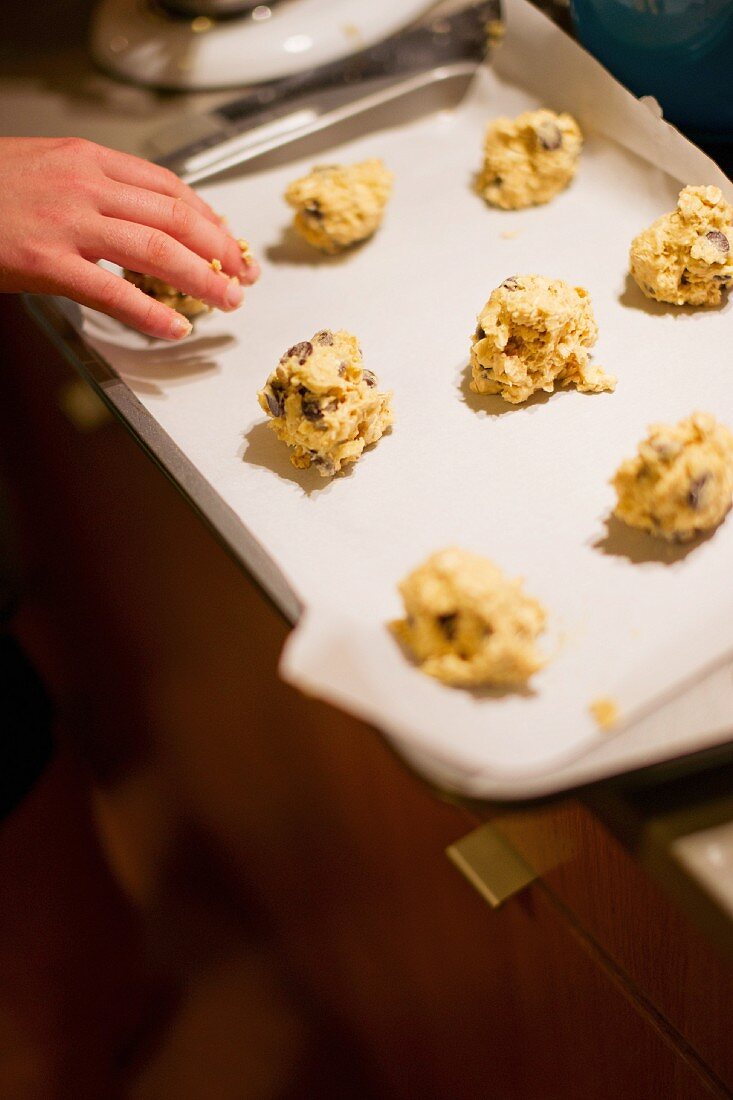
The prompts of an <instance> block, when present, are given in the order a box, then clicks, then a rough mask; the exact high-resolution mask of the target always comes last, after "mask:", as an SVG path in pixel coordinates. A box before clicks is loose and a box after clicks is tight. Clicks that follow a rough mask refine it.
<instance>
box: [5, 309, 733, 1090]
mask: <svg viewBox="0 0 733 1100" xmlns="http://www.w3.org/2000/svg"><path fill="white" fill-rule="evenodd" d="M2 308H3V311H4V312H3V314H2V317H3V319H4V326H5V333H6V341H5V342H6V352H7V354H6V367H5V370H6V372H7V377H6V380H5V381H6V387H7V388H6V397H5V400H4V403H3V406H2V409H1V410H0V416H1V417H2V421H3V423H2V431H1V433H0V434H1V436H2V441H3V443H2V449H3V451H4V465H5V467H6V469H7V471H8V474H9V477H10V479H11V481H12V483H13V487H14V490H15V498H16V502H17V509H18V514H19V518H20V525H21V528H22V530H23V533H24V547H25V554H26V561H27V563H28V585H27V598H26V603H25V608H24V610H23V611H22V613H21V615H20V617H19V620H18V623H19V628H20V629H21V630H24V629H25V632H26V635H27V637H28V639H29V641H31V642H32V639H33V638H34V637H36V636H37V635H36V634H35V633H34V631H33V630H32V629H31V627H32V625H33V622H34V620H36V621H38V620H43V622H44V623H45V624H46V627H47V630H46V633H45V636H46V637H48V638H50V639H51V641H50V642H49V643H48V645H47V646H46V648H45V649H44V650H42V651H39V652H36V654H35V655H36V658H37V660H38V661H39V663H40V664H41V665H42V666H43V668H44V670H45V672H46V675H47V676H48V677H49V678H50V679H51V680H52V681H54V680H55V682H56V683H57V684H59V685H63V691H64V692H65V698H64V700H63V702H64V705H65V706H67V707H68V708H69V709H70V710H72V711H73V712H74V713H75V714H76V715H77V716H78V719H79V720H78V722H77V723H76V728H78V729H80V730H82V731H83V734H82V735H80V743H81V745H82V748H83V751H84V752H85V754H86V755H87V757H88V758H89V760H90V761H91V762H92V765H93V768H94V771H95V775H96V781H97V796H96V798H97V814H98V821H99V827H100V831H101V834H102V836H103V839H104V843H105V846H106V850H107V853H108V857H109V861H110V865H111V867H112V869H113V871H114V873H115V874H116V876H117V878H118V880H119V881H120V882H121V883H122V884H123V886H124V888H125V890H126V891H127V893H128V894H129V896H130V897H131V898H133V899H134V900H135V902H136V904H137V905H138V906H139V907H140V909H141V911H143V912H145V911H146V910H148V911H149V910H151V909H152V908H155V909H156V911H157V912H158V913H160V912H161V911H164V912H174V911H175V897H171V896H170V892H171V890H173V889H174V887H173V886H172V885H171V877H170V875H169V868H170V866H171V865H173V864H175V865H176V866H178V867H179V868H181V867H183V868H184V872H185V867H186V860H187V858H188V856H187V853H188V851H189V843H190V838H191V837H197V838H198V839H199V841H201V839H202V838H203V839H204V840H205V842H206V846H207V848H206V850H207V851H208V852H210V853H211V855H210V860H211V874H212V876H215V877H216V880H217V882H218V883H219V884H220V888H221V889H223V890H226V891H227V892H228V893H229V894H230V895H231V896H232V897H233V898H235V899H236V902H237V906H238V908H239V911H240V912H241V913H242V914H243V917H246V919H251V920H257V921H258V922H259V923H260V924H261V925H262V926H264V927H265V928H266V929H267V934H268V936H269V937H271V939H272V942H273V943H274V944H275V945H276V947H277V950H278V952H279V953H280V955H281V956H282V958H283V959H285V960H287V963H288V966H289V968H290V970H291V972H292V974H293V975H294V980H297V982H298V983H300V985H301V986H302V987H303V988H305V989H307V990H308V991H309V993H310V995H312V996H313V997H314V998H315V999H317V1000H318V1002H319V1003H321V1004H323V1005H325V1006H327V1008H328V1010H329V1012H330V1013H331V1015H332V1016H333V1017H334V1018H335V1019H337V1020H339V1021H340V1023H341V1025H342V1026H343V1027H344V1028H345V1029H346V1030H347V1031H348V1033H349V1034H350V1035H351V1036H353V1037H354V1040H355V1042H357V1043H358V1045H359V1047H360V1049H361V1050H362V1052H363V1056H364V1060H365V1062H366V1063H367V1064H368V1066H369V1068H370V1074H371V1077H372V1079H373V1080H374V1082H375V1092H376V1095H377V1096H379V1097H384V1098H386V1100H393V1098H394V1100H403V1098H405V1100H407V1098H413V1097H414V1098H418V1097H419V1098H420V1100H431V1098H433V1097H434V1098H436V1100H438V1098H439V1100H444V1098H446V1097H451V1098H455V1100H464V1098H466V1100H474V1098H477V1100H478V1098H483V1097H492V1098H494V1097H496V1098H497V1100H554V1098H557V1100H574V1098H576V1097H577V1098H578V1100H617V1098H618V1097H620V1096H624V1097H629V1098H630V1100H647V1098H649V1100H652V1098H655V1100H656V1098H657V1097H664V1098H665V1100H696V1098H697V1097H706V1096H718V1097H722V1096H727V1095H730V1091H731V1089H733V1067H732V1066H731V1061H730V1054H729V1050H728V1042H727V1038H728V1031H729V1008H730V992H731V985H730V971H729V970H728V969H727V968H726V967H725V965H724V963H723V960H722V959H719V958H718V957H717V956H716V955H715V953H714V951H713V950H712V948H710V947H709V946H708V945H707V944H706V943H705V942H704V941H703V940H702V939H701V938H700V936H699V935H698V934H697V933H695V932H694V931H693V930H692V929H691V928H690V927H689V925H688V924H687V922H686V920H685V919H684V918H683V917H682V916H681V915H680V914H679V913H678V912H677V911H676V909H675V908H674V906H673V905H672V904H671V903H670V902H669V901H668V900H667V899H666V898H664V897H662V896H661V895H660V894H659V892H658V891H657V890H656V888H654V887H653V886H652V884H651V883H650V882H649V880H648V879H647V877H646V875H645V874H644V873H643V872H642V871H641V870H640V869H639V867H638V866H637V865H636V864H635V863H634V861H633V859H632V858H631V857H630V856H629V855H628V853H626V852H625V851H624V850H623V849H622V848H621V847H620V846H619V845H618V844H617V843H616V841H615V840H614V839H613V838H612V837H611V836H610V835H609V834H608V833H607V832H606V831H605V830H604V829H603V827H602V826H601V825H600V823H599V822H598V821H597V819H596V818H595V817H594V816H593V815H592V814H591V813H590V812H589V811H588V810H587V809H586V808H585V807H584V806H582V805H580V804H578V803H577V802H574V801H572V800H571V801H567V802H565V803H563V804H558V805H554V806H551V807H550V808H545V809H542V810H539V811H538V810H532V809H529V810H524V811H521V812H519V811H511V810H510V811H501V812H497V813H496V818H497V825H498V827H499V828H500V829H501V830H502V831H503V833H504V835H505V836H506V837H507V838H509V839H510V840H511V842H512V844H513V845H514V846H515V847H516V848H517V850H519V851H520V852H521V853H522V855H523V856H524V858H525V859H526V860H527V861H528V862H530V863H531V864H532V865H533V866H534V867H535V869H536V870H537V871H538V872H539V874H540V878H539V880H538V881H537V882H536V883H534V884H533V885H531V886H530V887H528V888H527V890H526V891H524V892H523V893H522V894H521V895H519V896H517V897H516V898H513V899H511V900H510V901H509V902H507V903H506V905H505V906H504V907H503V908H502V909H500V910H498V911H492V910H490V909H489V908H488V907H487V905H486V904H485V903H484V902H483V901H482V900H481V898H479V896H478V895H477V894H476V892H475V891H474V890H473V889H472V888H471V887H470V886H469V885H468V883H467V882H466V881H465V880H464V879H463V878H462V877H461V876H460V875H459V874H458V873H457V871H456V869H455V868H454V867H453V866H452V865H451V864H450V863H449V861H448V860H447V859H446V857H445V854H444V852H445V848H446V846H447V845H449V844H451V843H452V842H453V841H455V840H456V839H458V838H459V837H461V836H462V835H463V834H465V833H467V832H468V831H470V830H471V829H473V828H475V827H476V826H477V825H478V824H479V823H480V821H481V820H482V817H483V816H484V811H481V812H479V811H477V810H476V809H475V808H472V809H471V810H470V811H469V810H468V809H467V808H465V807H462V806H459V805H454V804H451V803H449V802H447V801H443V800H441V799H439V798H438V797H437V796H436V795H435V793H434V792H432V791H430V790H429V789H428V788H427V787H426V786H425V785H424V784H423V783H422V782H421V781H420V780H419V779H418V778H417V777H415V776H414V775H412V774H411V773H410V771H409V770H408V769H407V768H406V767H405V766H404V764H403V763H402V762H401V761H399V760H398V759H397V758H396V757H395V756H394V755H393V753H392V752H391V751H390V750H389V749H388V748H387V746H386V745H385V743H384V742H383V741H382V740H381V739H380V738H379V736H378V735H377V734H376V733H375V732H374V731H373V730H371V729H369V728H367V727H366V726H364V725H363V724H362V723H360V722H358V721H356V720H354V719H351V718H349V717H347V716H345V715H343V714H341V713H339V712H336V711H335V710H333V709H331V708H329V707H326V706H324V705H322V704H320V703H318V702H316V701H314V700H308V699H304V698H303V697H301V696H300V695H298V694H296V693H295V692H294V691H293V690H291V689H290V688H289V687H287V686H285V685H283V684H281V683H280V681H279V680H278V677H277V671H276V668H277V660H278V655H279V652H280V649H281V646H282V643H283V641H284V638H285V636H286V632H287V631H286V627H285V625H284V624H283V623H282V621H281V620H280V618H279V617H278V615H277V614H276V612H275V611H274V610H273V609H272V608H271V607H270V606H269V604H268V603H267V602H266V601H265V600H264V599H263V597H262V596H261V594H260V593H259V592H258V591H257V590H256V589H255V588H254V586H253V585H252V583H251V582H250V581H249V580H248V579H247V578H246V577H245V576H243V574H242V573H241V571H240V570H239V569H238V568H237V567H236V566H235V565H234V563H233V562H232V561H231V560H230V559H229V558H228V557H227V555H226V553H225V552H224V551H223V550H222V549H221V548H220V547H219V546H218V545H217V544H216V543H215V541H214V540H213V538H212V536H211V535H210V534H209V533H208V532H207V531H206V530H205V528H204V527H203V525H202V524H201V523H200V521H199V520H198V519H197V517H196V516H195V515H194V514H193V513H192V512H190V511H189V509H188V507H187V505H186V504H185V503H184V502H183V501H182V500H181V499H180V498H179V497H178V495H177V494H176V492H175V490H174V489H173V487H172V486H171V485H170V484H168V482H167V481H166V480H165V478H164V477H163V476H162V475H161V474H160V472H159V471H157V470H156V469H155V468H154V467H153V465H152V463H150V462H149V460H148V459H147V458H146V457H145V456H144V455H143V454H142V453H141V452H140V451H139V450H138V449H137V448H136V446H135V445H134V443H133V442H132V441H131V440H130V439H129V438H128V437H127V435H126V434H125V432H124V431H123V429H122V428H121V427H119V426H118V425H117V424H115V423H113V422H111V421H110V422H108V423H106V424H105V425H104V426H103V427H101V428H100V429H99V430H97V431H94V432H90V433H87V434H81V433H79V432H78V431H77V430H76V429H75V428H74V427H73V426H72V425H71V424H70V423H69V422H68V420H67V419H66V418H65V416H64V415H63V414H62V413H61V412H60V411H59V408H58V401H57V398H58V394H59V392H60V389H61V388H62V387H63V386H65V385H67V384H68V382H69V380H70V378H71V375H70V373H69V371H68V368H67V367H66V366H65V365H64V364H63V363H62V362H61V361H60V360H59V359H58V358H57V357H56V356H55V355H54V354H53V353H52V351H51V349H50V348H49V347H48V345H47V344H46V343H45V342H44V341H43V339H42V338H41V337H40V336H39V335H38V334H37V333H35V331H34V330H33V328H32V326H31V325H30V323H29V322H28V321H26V320H25V319H24V318H23V317H22V316H21V315H20V314H19V312H18V311H17V310H15V309H14V308H13V307H11V306H9V305H8V304H5V305H4V306H3V307H2ZM54 639H55V641H54ZM69 685H71V686H69ZM488 812H489V811H488V810H487V811H486V813H488ZM492 816H494V813H493V811H492ZM166 892H168V904H167V907H166V905H163V904H162V901H161V899H162V898H164V897H165V896H166ZM205 900H206V899H205V897H202V899H201V911H202V921H203V922H204V926H203V934H205V913H206V907H205ZM213 934H214V932H213V931H212V935H213Z"/></svg>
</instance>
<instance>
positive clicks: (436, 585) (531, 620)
mask: <svg viewBox="0 0 733 1100" xmlns="http://www.w3.org/2000/svg"><path fill="white" fill-rule="evenodd" d="M399 591H400V594H401V596H402V600H403V602H404V606H405V618H404V619H399V620H397V621H396V622H393V623H391V624H390V628H391V630H392V632H393V633H394V634H395V636H396V637H397V638H398V639H399V640H400V641H401V642H402V643H403V644H404V645H405V646H406V647H407V648H408V649H409V650H410V651H411V652H412V654H413V655H414V657H415V660H416V661H417V663H418V665H419V666H420V668H421V670H422V671H423V672H425V673H427V675H428V676H433V677H435V678H436V679H438V680H442V681H443V682H444V683H446V684H453V685H455V686H457V687H479V686H481V685H493V686H496V687H518V686H520V685H522V684H524V683H526V682H527V680H528V679H529V678H530V676H532V675H533V673H535V672H537V670H538V669H540V668H542V667H543V665H544V664H546V658H545V657H544V656H543V655H542V654H541V653H540V652H539V651H538V649H537V646H536V642H537V637H538V635H539V634H540V633H541V632H542V631H543V630H544V628H545V623H546V620H547V615H546V612H545V609H544V608H543V607H542V605H541V604H540V603H539V602H538V601H537V600H535V599H532V597H531V596H527V595H525V593H524V592H523V591H522V581H521V580H510V579H509V578H508V577H506V576H505V575H504V573H503V572H502V571H501V569H499V568H498V567H497V566H496V565H494V564H493V562H491V561H489V560H488V559H487V558H483V557H481V556H480V555H478V554H472V553H470V552H468V551H467V550H460V549H458V548H456V547H451V548H448V549H446V550H440V551H439V552H438V553H436V554H433V555H432V556H431V557H429V558H428V559H427V561H426V562H424V564H423V565H421V566H419V567H418V568H417V569H415V570H414V572H412V573H410V575H409V576H408V577H406V578H405V579H404V580H403V581H402V583H401V584H400V586H399Z"/></svg>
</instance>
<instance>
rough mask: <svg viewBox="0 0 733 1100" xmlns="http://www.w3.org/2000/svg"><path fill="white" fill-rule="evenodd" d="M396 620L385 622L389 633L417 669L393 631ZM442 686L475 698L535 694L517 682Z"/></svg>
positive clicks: (408, 660) (521, 696)
mask: <svg viewBox="0 0 733 1100" xmlns="http://www.w3.org/2000/svg"><path fill="white" fill-rule="evenodd" d="M397 622H399V620H394V621H393V622H391V623H388V624H387V625H388V626H389V635H390V637H391V638H392V641H393V642H394V644H395V645H396V646H397V648H398V649H399V651H400V653H401V654H402V656H403V657H404V659H405V660H406V661H407V663H408V664H409V665H412V667H413V668H414V669H419V665H418V663H417V661H416V660H415V654H414V653H413V652H412V650H411V649H410V647H409V646H408V645H407V643H406V642H404V641H403V640H402V638H401V637H400V636H399V634H397V633H396V632H395V629H394V627H395V625H396V623H397ZM435 682H436V683H440V681H438V680H436V681H435ZM443 687H447V688H449V689H450V690H451V691H458V692H464V693H465V694H467V695H472V696H473V698H474V699H476V700H482V699H494V700H496V699H506V698H508V697H509V696H510V695H511V696H514V697H517V698H520V699H533V698H534V697H535V696H536V694H537V692H536V691H535V690H534V688H533V687H530V685H529V684H518V685H515V686H514V687H510V686H508V685H507V686H505V687H491V686H490V685H488V684H487V685H485V686H483V687H466V686H465V685H463V684H443Z"/></svg>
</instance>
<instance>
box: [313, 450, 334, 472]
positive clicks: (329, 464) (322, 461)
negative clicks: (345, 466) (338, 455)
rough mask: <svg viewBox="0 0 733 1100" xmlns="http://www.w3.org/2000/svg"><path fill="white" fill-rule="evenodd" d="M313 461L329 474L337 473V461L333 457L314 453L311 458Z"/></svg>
mask: <svg viewBox="0 0 733 1100" xmlns="http://www.w3.org/2000/svg"><path fill="white" fill-rule="evenodd" d="M311 462H312V463H313V465H314V466H317V467H318V469H319V470H324V471H325V472H326V473H327V474H335V473H336V463H335V462H334V461H333V459H332V458H325V457H324V456H323V455H318V454H314V455H313V457H312V458H311Z"/></svg>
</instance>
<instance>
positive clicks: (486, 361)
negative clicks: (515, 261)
mask: <svg viewBox="0 0 733 1100" xmlns="http://www.w3.org/2000/svg"><path fill="white" fill-rule="evenodd" d="M597 334H598V329H597V327H596V323H595V320H594V318H593V310H592V308H591V303H590V298H589V296H588V291H587V290H584V289H583V287H579V286H578V287H572V286H568V284H567V283H564V282H563V281H562V280H561V279H545V278H543V276H541V275H512V276H511V277H510V278H508V279H505V280H504V282H503V283H502V284H501V286H498V287H497V288H496V290H494V291H493V292H492V294H491V297H490V298H489V300H488V302H487V303H486V305H485V306H484V308H483V309H482V310H481V313H480V314H479V316H478V325H477V328H476V331H475V332H474V334H473V340H472V343H471V374H472V381H471V389H472V390H473V391H474V392H475V393H493V394H499V395H500V396H501V397H503V398H504V400H505V401H509V402H511V404H513V405H516V404H519V403H520V402H522V401H526V400H527V398H528V397H530V396H531V395H532V394H533V393H536V392H537V391H538V390H545V391H546V392H547V393H551V392H552V390H553V389H554V387H555V384H556V383H557V384H559V385H574V386H577V388H578V389H579V390H582V391H583V392H584V393H598V392H600V391H601V390H612V389H613V388H614V387H615V385H616V379H615V378H612V377H611V376H610V375H608V374H605V373H604V371H603V370H601V368H600V367H597V366H593V365H592V364H591V363H590V361H589V355H588V348H590V347H592V346H593V344H595V342H596V336H597Z"/></svg>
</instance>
